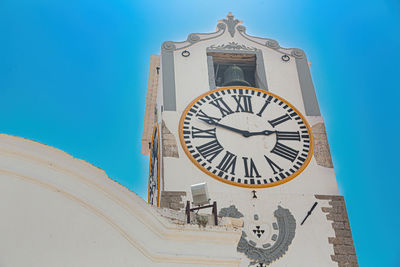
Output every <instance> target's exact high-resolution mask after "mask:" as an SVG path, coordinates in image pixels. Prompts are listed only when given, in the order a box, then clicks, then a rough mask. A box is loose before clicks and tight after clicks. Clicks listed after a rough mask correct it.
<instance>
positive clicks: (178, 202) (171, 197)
mask: <svg viewBox="0 0 400 267" xmlns="http://www.w3.org/2000/svg"><path fill="white" fill-rule="evenodd" d="M185 196H186V192H184V191H161V200H160V207H161V208H168V209H172V210H181V209H183V208H184V207H185V204H184V201H183V197H185Z"/></svg>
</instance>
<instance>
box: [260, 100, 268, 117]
mask: <svg viewBox="0 0 400 267" xmlns="http://www.w3.org/2000/svg"><path fill="white" fill-rule="evenodd" d="M269 103H270V102H269V100H265V103H264V106H262V108H261V110H260V112H258V113H257V116H259V117H261V116H262V114H263V112H264V110H265V108H266V107H267V106H268V104H269Z"/></svg>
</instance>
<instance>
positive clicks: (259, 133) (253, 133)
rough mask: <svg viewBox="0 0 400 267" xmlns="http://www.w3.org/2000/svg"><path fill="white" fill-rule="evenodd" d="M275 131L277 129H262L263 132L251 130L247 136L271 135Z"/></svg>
mask: <svg viewBox="0 0 400 267" xmlns="http://www.w3.org/2000/svg"><path fill="white" fill-rule="evenodd" d="M273 133H276V131H270V130H265V131H261V132H249V133H248V135H247V136H246V137H249V136H253V135H271V134H273Z"/></svg>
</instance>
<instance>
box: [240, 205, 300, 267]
mask: <svg viewBox="0 0 400 267" xmlns="http://www.w3.org/2000/svg"><path fill="white" fill-rule="evenodd" d="M274 216H275V217H276V219H277V222H278V228H279V234H278V235H274V236H273V239H276V241H275V243H274V244H273V245H272V246H269V245H270V244H269V243H268V244H264V245H263V247H262V248H261V247H257V246H256V245H255V242H252V241H251V240H249V241H248V240H247V239H246V237H247V235H246V233H245V232H242V236H241V238H240V241H239V244H238V246H237V251H238V252H242V253H244V254H245V255H246V256H247V257H248V258H249V259H251V260H252V262H251V263H250V265H256V264H259V266H260V265H261V266H262V265H263V264H265V265H269V264H271V263H272V262H273V261H275V260H277V259H279V258H280V257H282V256H283V255H284V254H285V253H286V251H287V250H288V247H289V245H290V244H291V243H292V240H293V238H294V235H295V230H296V220H295V218H294V217H293V215H292V214H291V213H290V211H289V210H288V209H284V208H282V207H281V206H278V209H277V210H275V212H274Z"/></svg>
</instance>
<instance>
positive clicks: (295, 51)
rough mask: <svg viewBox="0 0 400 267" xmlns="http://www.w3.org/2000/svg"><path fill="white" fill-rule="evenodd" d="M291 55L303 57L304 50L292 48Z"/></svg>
mask: <svg viewBox="0 0 400 267" xmlns="http://www.w3.org/2000/svg"><path fill="white" fill-rule="evenodd" d="M291 55H292V56H294V57H296V58H303V57H304V56H305V54H304V51H303V50H301V49H299V48H292V53H291Z"/></svg>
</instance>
